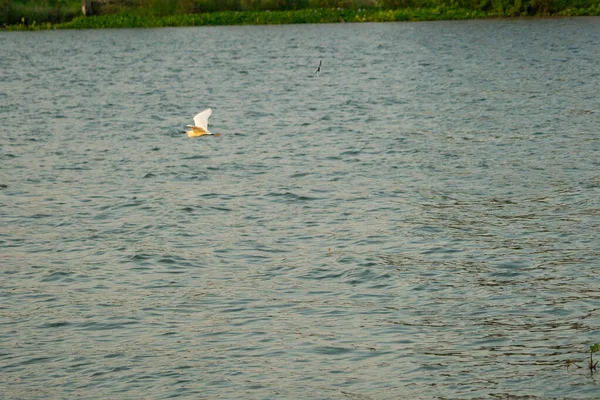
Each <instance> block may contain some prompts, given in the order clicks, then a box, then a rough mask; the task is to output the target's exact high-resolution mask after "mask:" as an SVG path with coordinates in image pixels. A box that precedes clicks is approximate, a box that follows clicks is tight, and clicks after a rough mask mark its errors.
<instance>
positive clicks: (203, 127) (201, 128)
mask: <svg viewBox="0 0 600 400" xmlns="http://www.w3.org/2000/svg"><path fill="white" fill-rule="evenodd" d="M211 114H212V108H207V109H206V110H204V111H201V112H200V113H199V114H198V115H196V116H195V117H194V124H195V125H188V126H187V127H188V128H190V130H189V131H187V132H186V133H187V135H188V136H189V137H198V136H204V135H215V136H219V134H218V133H217V134H215V133H210V132H209V131H208V118H209V117H210V115H211Z"/></svg>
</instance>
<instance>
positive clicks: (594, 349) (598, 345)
mask: <svg viewBox="0 0 600 400" xmlns="http://www.w3.org/2000/svg"><path fill="white" fill-rule="evenodd" d="M598 351H600V343H595V344H593V345H591V346H590V359H589V360H588V368H589V369H590V373H591V374H593V373H594V371H597V369H596V367H597V366H598V361H596V362H594V357H593V354H594V353H597V352H598ZM565 364H566V365H567V371H568V370H569V367H570V366H571V365H574V366H576V367H577V368H581V367H580V366H579V365H577V364H576V363H575V361H573V360H566V361H565Z"/></svg>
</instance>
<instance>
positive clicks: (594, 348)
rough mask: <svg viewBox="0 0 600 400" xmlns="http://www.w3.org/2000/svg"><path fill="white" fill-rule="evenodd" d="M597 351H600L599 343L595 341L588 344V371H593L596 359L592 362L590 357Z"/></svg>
mask: <svg viewBox="0 0 600 400" xmlns="http://www.w3.org/2000/svg"><path fill="white" fill-rule="evenodd" d="M598 351H600V343H596V344H593V345H591V346H590V362H589V368H590V372H593V371H595V370H596V366H597V365H598V361H596V362H595V363H594V359H593V358H592V354H594V353H597V352H598Z"/></svg>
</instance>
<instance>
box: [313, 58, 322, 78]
mask: <svg viewBox="0 0 600 400" xmlns="http://www.w3.org/2000/svg"><path fill="white" fill-rule="evenodd" d="M321 64H323V60H319V66H318V67H317V70H316V71H315V73H314V75H316V74H318V73H319V72H321Z"/></svg>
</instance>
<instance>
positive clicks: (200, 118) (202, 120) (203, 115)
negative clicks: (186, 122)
mask: <svg viewBox="0 0 600 400" xmlns="http://www.w3.org/2000/svg"><path fill="white" fill-rule="evenodd" d="M211 114H212V108H207V109H206V110H204V111H202V112H200V113H199V114H198V115H196V116H195V117H194V124H195V125H196V126H197V127H198V128H202V129H203V130H205V131H207V132H208V117H210V115H211Z"/></svg>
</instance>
